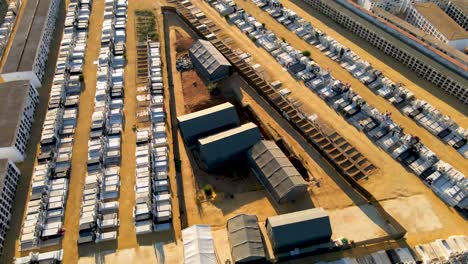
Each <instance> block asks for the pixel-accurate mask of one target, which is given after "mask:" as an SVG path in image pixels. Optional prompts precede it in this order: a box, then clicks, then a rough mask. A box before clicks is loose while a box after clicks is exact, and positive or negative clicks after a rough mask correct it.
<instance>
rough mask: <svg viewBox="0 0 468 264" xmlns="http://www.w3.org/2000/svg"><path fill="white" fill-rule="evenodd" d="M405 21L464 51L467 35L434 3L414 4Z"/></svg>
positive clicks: (467, 39)
mask: <svg viewBox="0 0 468 264" xmlns="http://www.w3.org/2000/svg"><path fill="white" fill-rule="evenodd" d="M406 21H408V23H410V24H412V25H413V26H415V27H417V28H419V29H420V30H422V31H424V32H426V33H429V34H431V35H432V36H434V37H435V38H437V39H439V40H441V41H443V42H445V43H448V44H449V45H451V46H453V47H455V48H457V49H458V50H464V49H465V47H466V43H467V41H468V33H467V32H466V30H465V29H463V28H462V27H461V26H460V25H458V24H457V23H456V22H455V21H453V19H452V18H450V17H449V16H448V15H447V14H446V13H445V12H444V11H443V10H442V9H440V8H439V7H438V6H437V5H436V4H435V3H415V4H413V5H412V6H411V7H410V8H409V9H408V13H407V15H406Z"/></svg>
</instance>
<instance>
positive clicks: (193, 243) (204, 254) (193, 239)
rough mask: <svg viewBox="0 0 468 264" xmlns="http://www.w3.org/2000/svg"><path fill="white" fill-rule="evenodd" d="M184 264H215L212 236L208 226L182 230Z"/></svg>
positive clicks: (194, 226) (195, 226) (196, 226)
mask: <svg viewBox="0 0 468 264" xmlns="http://www.w3.org/2000/svg"><path fill="white" fill-rule="evenodd" d="M182 242H183V243H184V263H185V264H211V263H212V264H215V263H217V260H216V254H215V247H214V242H213V236H212V234H211V227H210V226H209V225H193V226H191V227H188V228H186V229H184V230H182Z"/></svg>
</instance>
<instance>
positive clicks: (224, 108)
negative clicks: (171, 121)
mask: <svg viewBox="0 0 468 264" xmlns="http://www.w3.org/2000/svg"><path fill="white" fill-rule="evenodd" d="M177 121H178V122H179V129H180V131H181V132H182V136H183V137H184V140H185V142H187V144H188V145H192V144H193V143H195V142H197V140H198V139H199V138H202V137H206V136H208V135H211V134H214V133H218V132H221V131H223V130H226V129H230V128H233V127H236V126H238V125H239V117H238V116H237V112H236V108H235V107H234V105H232V104H231V103H224V104H220V105H216V106H213V107H210V108H206V109H203V110H200V111H197V112H193V113H190V114H187V115H183V116H178V117H177Z"/></svg>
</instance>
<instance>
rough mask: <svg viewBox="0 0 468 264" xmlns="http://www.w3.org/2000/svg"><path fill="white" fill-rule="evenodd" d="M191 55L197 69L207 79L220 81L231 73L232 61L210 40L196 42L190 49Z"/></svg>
mask: <svg viewBox="0 0 468 264" xmlns="http://www.w3.org/2000/svg"><path fill="white" fill-rule="evenodd" d="M189 56H190V59H191V60H192V64H193V66H194V67H195V70H197V72H198V73H199V74H200V75H202V76H203V77H204V78H205V79H206V80H207V81H210V82H215V81H219V80H221V79H223V78H224V77H227V76H228V75H229V72H230V68H231V63H229V61H228V60H227V59H226V58H225V57H224V56H223V54H221V52H219V51H218V50H217V49H216V47H215V46H213V44H211V42H209V41H206V40H198V41H197V42H195V44H193V46H192V47H191V48H190V49H189Z"/></svg>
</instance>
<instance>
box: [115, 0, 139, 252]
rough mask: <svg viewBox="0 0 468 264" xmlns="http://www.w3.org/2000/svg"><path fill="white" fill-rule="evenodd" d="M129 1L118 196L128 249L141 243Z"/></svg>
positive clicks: (122, 246)
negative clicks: (135, 217)
mask: <svg viewBox="0 0 468 264" xmlns="http://www.w3.org/2000/svg"><path fill="white" fill-rule="evenodd" d="M136 3H137V2H136V1H128V12H127V14H128V17H127V30H126V31H127V43H126V47H127V49H126V52H125V55H126V58H127V64H126V65H125V76H124V77H125V85H124V91H125V92H124V93H125V97H124V116H125V125H124V130H123V131H122V146H121V152H122V162H121V166H120V184H121V185H120V198H119V219H120V226H119V237H118V248H119V249H125V248H131V247H136V246H138V243H137V239H136V233H135V223H134V222H133V210H134V208H135V177H136V176H135V175H136V174H135V151H136V137H135V132H134V131H133V129H132V128H133V126H134V125H135V124H136V40H135V38H136V33H135V13H134V11H135V9H136V7H135V4H136Z"/></svg>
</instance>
